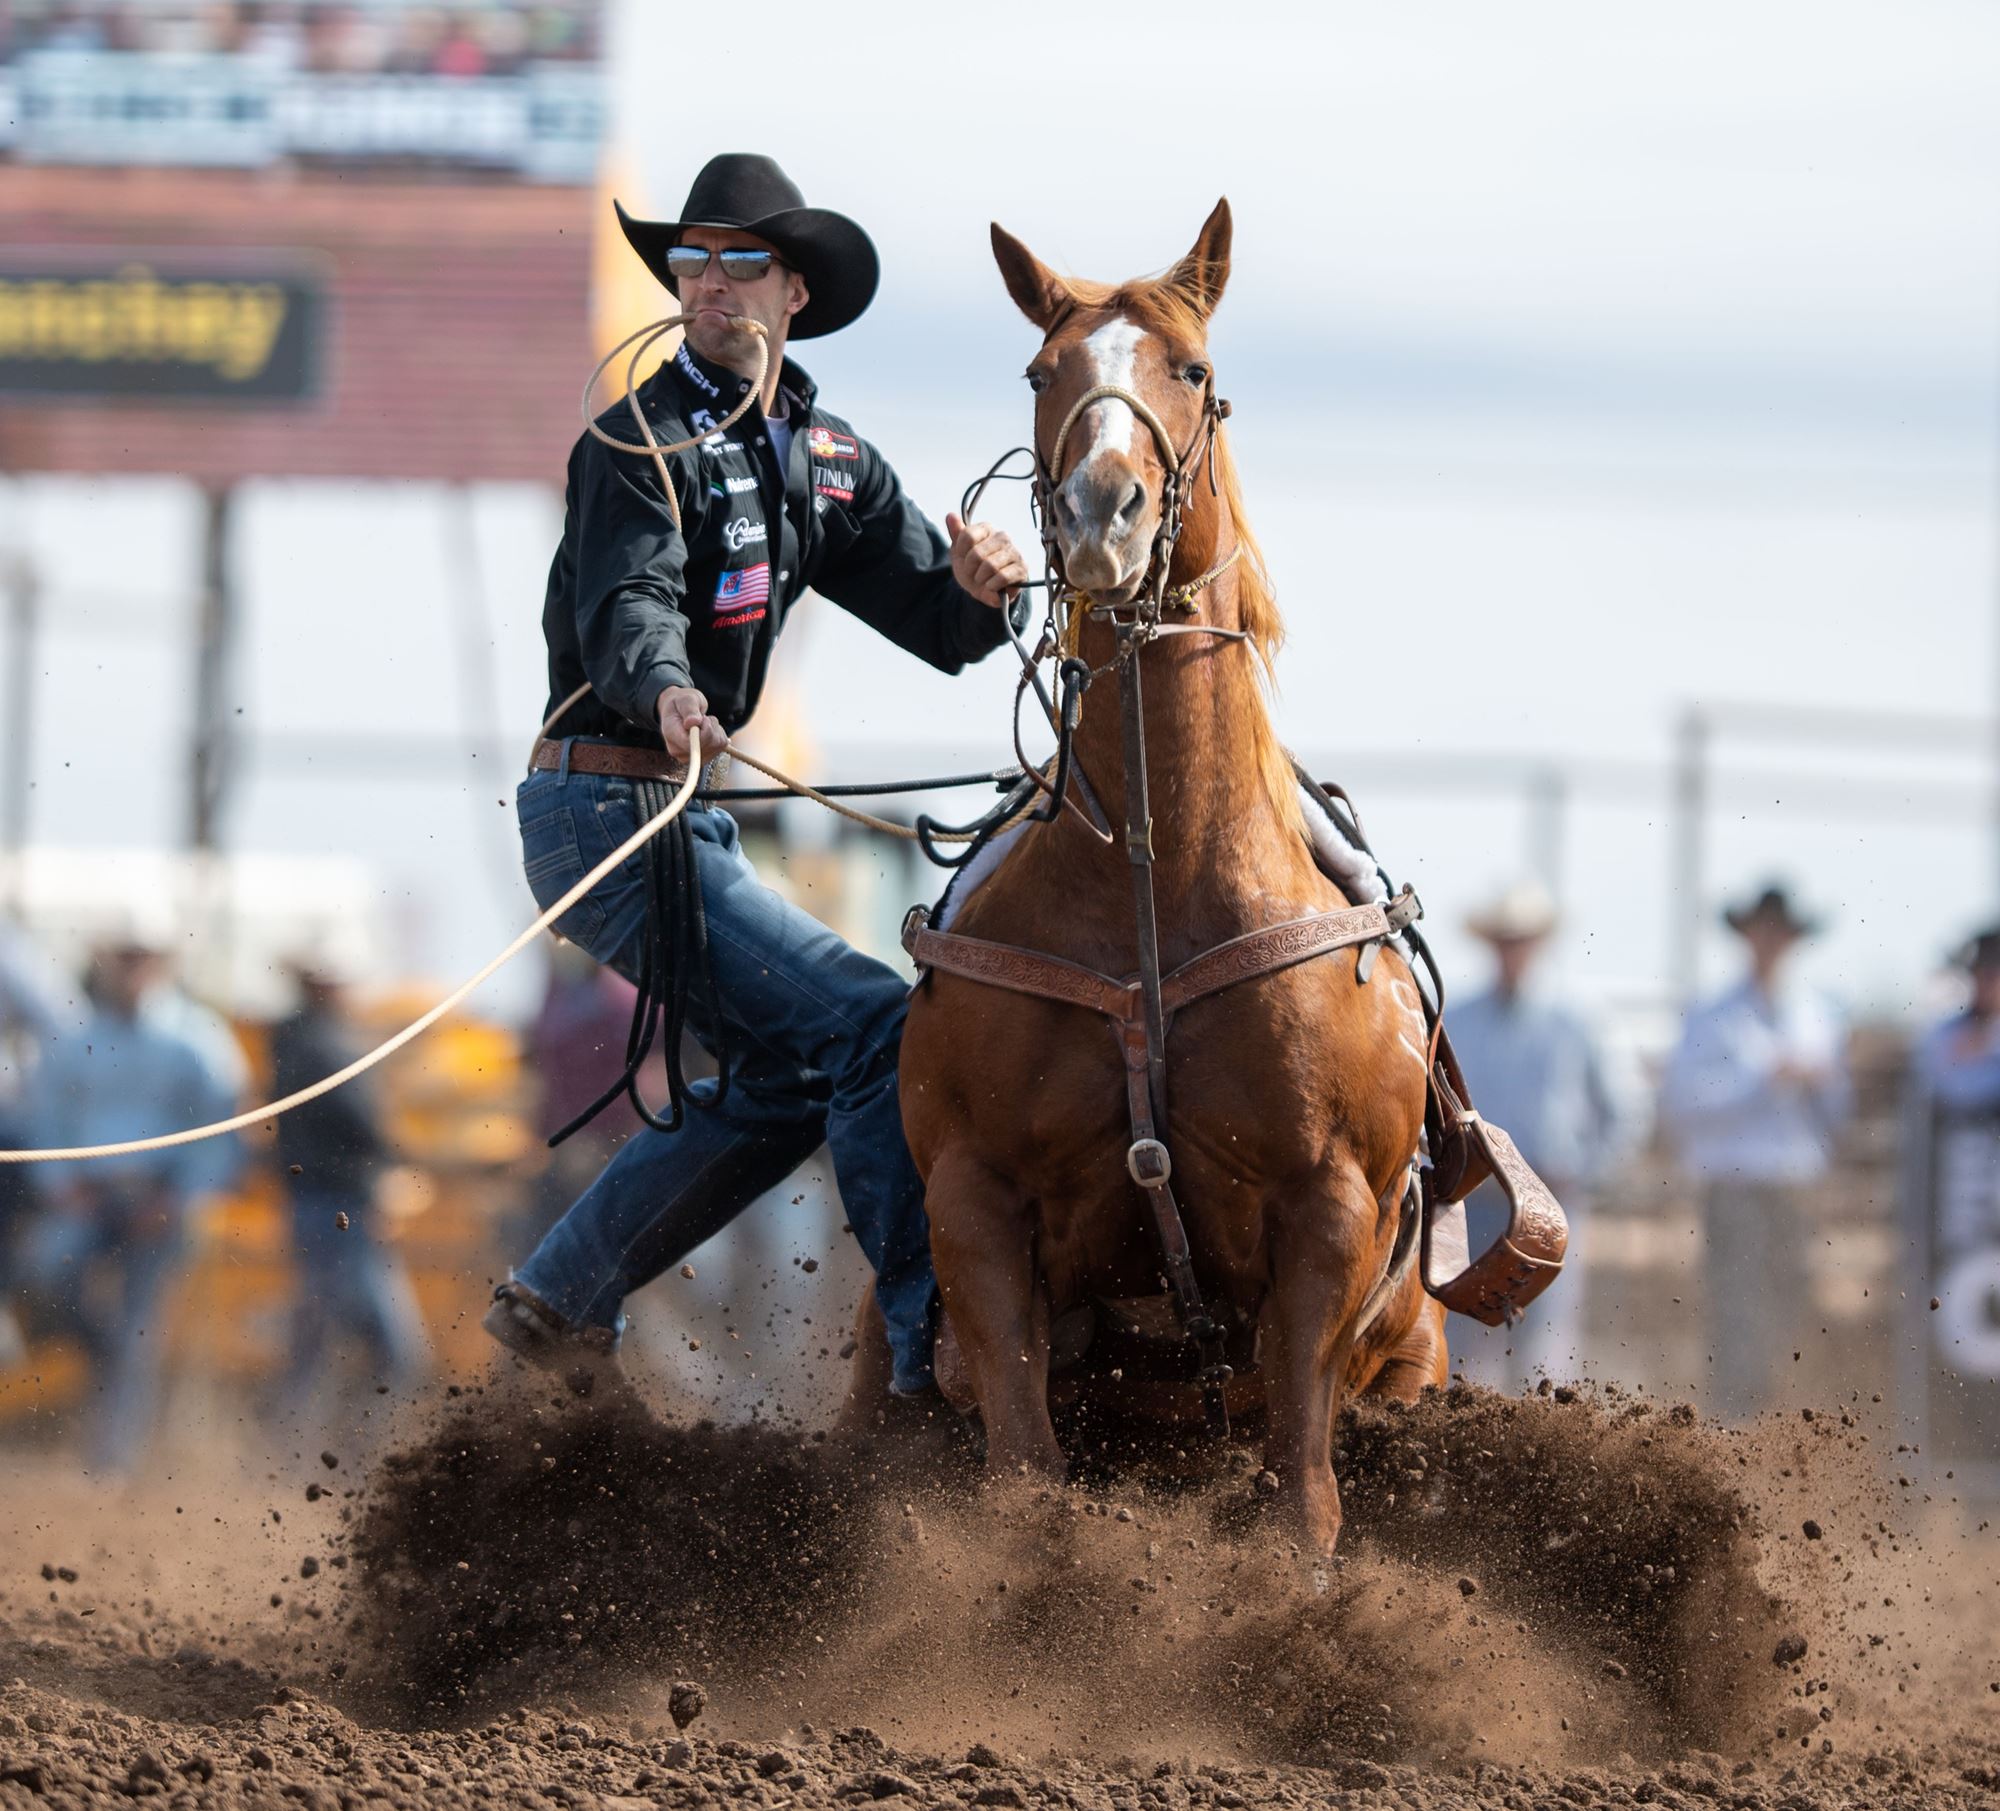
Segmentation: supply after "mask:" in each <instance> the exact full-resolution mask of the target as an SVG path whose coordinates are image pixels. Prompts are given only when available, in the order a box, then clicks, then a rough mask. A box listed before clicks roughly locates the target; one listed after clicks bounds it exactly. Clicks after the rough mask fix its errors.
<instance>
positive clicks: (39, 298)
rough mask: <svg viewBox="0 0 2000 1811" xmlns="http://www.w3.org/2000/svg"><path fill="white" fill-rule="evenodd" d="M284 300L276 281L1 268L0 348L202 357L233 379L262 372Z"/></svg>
mask: <svg viewBox="0 0 2000 1811" xmlns="http://www.w3.org/2000/svg"><path fill="white" fill-rule="evenodd" d="M290 306H291V304H290V301H289V299H288V298H287V296H286V294H285V291H284V288H283V287H282V286H281V285H280V284H277V283H268V282H267V283H224V282H215V281H210V280H196V281H192V282H188V281H182V282H176V281H174V280H172V279H166V280H162V279H161V278H159V277H157V276H155V275H154V273H153V272H152V270H150V269H149V268H148V267H147V266H146V265H143V264H128V265H126V266H124V267H123V268H122V269H121V270H120V271H119V272H118V274H117V275H116V276H115V277H110V278H106V277H29V278H25V279H24V278H13V277H0V358H13V359H32V360H40V361H45V362H48V363H68V362H74V363H78V364H104V363H107V362H109V361H112V360H126V361H139V362H149V363H174V364H183V365H199V366H205V367H206V368H208V369H209V370H212V371H214V372H215V373H216V375H217V376H219V377H222V378H224V379H226V380H227V381H228V382H230V383H245V382H248V381H249V380H250V379H252V378H255V377H257V376H258V375H260V374H261V373H262V372H263V371H264V369H265V368H266V367H267V366H268V365H269V364H270V362H271V354H272V352H273V351H274V350H275V349H276V347H277V344H278V335H279V334H280V333H281V332H282V331H283V330H284V325H285V317H286V315H287V313H288V311H289V309H290Z"/></svg>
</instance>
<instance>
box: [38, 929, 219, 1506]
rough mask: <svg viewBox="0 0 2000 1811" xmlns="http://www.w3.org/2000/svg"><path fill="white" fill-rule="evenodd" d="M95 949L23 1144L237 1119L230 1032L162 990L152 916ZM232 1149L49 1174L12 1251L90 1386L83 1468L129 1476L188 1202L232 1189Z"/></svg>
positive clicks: (124, 1135)
mask: <svg viewBox="0 0 2000 1811" xmlns="http://www.w3.org/2000/svg"><path fill="white" fill-rule="evenodd" d="M120 916H121V922H120V923H119V924H118V925H117V926H116V927H114V928H113V929H112V930H110V931H109V932H108V933H107V934H106V935H105V936H104V937H103V938H102V939H101V940H100V941H99V942H98V944H97V945H96V947H95V949H94V951H93V953H92V956H91V963H90V971H89V976H88V979H87V982H86V985H85V992H86V994H87V996H88V999H87V1003H86V1005H85V1006H84V1008H83V1009H82V1010H81V1011H80V1012H79V1011H78V1010H77V1009H76V1008H74V1007H70V1008H65V1009H64V1010H63V1011H62V1012H61V1014H60V1015H59V1018H58V1021H57V1024H56V1028H55V1030H54V1032H53V1033H52V1034H51V1036H50V1038H49V1041H48V1043H47V1044H46V1045H45V1046H44V1048H43V1050H42V1057H41V1061H40V1063H39V1064H38V1065H37V1066H36V1069H35V1072H34V1078H33V1101H34V1121H33V1124H34V1131H35V1134H36V1136H35V1143H36V1144H38V1145H45V1146H65V1145H93V1144H114V1143H122V1142H124V1141H125V1140H128V1139H139V1138H150V1137H152V1136H153V1135H154V1134H156V1133H160V1132H171V1131H174V1130H176V1129H178V1128H179V1127H182V1126H199V1125H205V1124H207V1123H208V1122H210V1121H211V1120H217V1119H222V1118H225V1117H227V1116H228V1115H229V1114H231V1113H233V1112H234V1111H235V1110H236V1106H237V1102H238V1101H239V1100H240V1099H241V1097H242V1093H243V1084H244V1079H245V1065H244V1062H243V1054H242V1048H241V1046H240V1045H239V1044H238V1043H237V1041H236V1038H235V1034H234V1033H233V1032H231V1031H230V1029H229V1027H228V1026H227V1025H226V1024H224V1023H223V1021H222V1020H220V1019H219V1018H217V1017H216V1015H215V1014H213V1013H212V1012H210V1011H209V1010H208V1009H207V1008H206V1007H204V1006H201V1005H199V1004H197V1003H196V1002H195V1001H194V1000H192V999H190V998H189V997H188V996H187V995H186V994H185V993H182V992H181V991H180V990H179V989H178V988H177V987H176V986H175V984H174V980H173V955H172V951H173V949H174V947H175V945H176V943H177V942H178V939H177V938H176V936H175V934H174V931H173V929H172V926H171V924H170V923H169V921H168V919H167V917H166V915H165V914H164V912H163V911H162V910H161V909H159V908H157V907H153V906H149V905H135V906H133V907H132V908H131V909H130V910H129V911H127V912H124V913H122V914H121V915H120ZM240 1164H241V1148H240V1146H239V1145H238V1143H237V1141H236V1139H235V1138H234V1137H225V1138H214V1139H208V1140H206V1141H204V1142H202V1143H198V1144H186V1145H179V1146H175V1147H173V1148H172V1149H169V1150H164V1151H150V1152H139V1153H136V1154H133V1155H128V1156H124V1157H108V1158H102V1159H99V1160H98V1161H96V1162H94V1163H49V1164H43V1165H41V1166H40V1167H39V1168H38V1169H37V1170H36V1172H35V1181H36V1183H37V1185H38V1186H39V1188H40V1189H41V1191H42V1194H43V1198H44V1206H43V1209H42V1213H41V1215H40V1217H39V1218H38V1219H37V1220H36V1222H35V1224H34V1225H33V1226H32V1227H31V1228H30V1230H29V1235H28V1239H27V1242H26V1246H25V1249H24V1251H23V1254H22V1255H23V1266H22V1269H23V1280H24V1281H25V1282H26V1284H27V1286H28V1289H29V1291H30V1293H31V1295H32V1297H33V1298H34V1301H35V1303H36V1305H37V1307H38V1308H39V1309H40V1310H41V1311H42V1313H43V1314H44V1315H45V1316H46V1318H48V1319H49V1320H50V1321H52V1322H53V1323H54V1324H55V1325H56V1326H58V1327H60V1328H62V1329H63V1330H65V1331H67V1332H69V1333H71V1334H73V1335H74V1336H75V1337H76V1339H77V1340H78V1341H79V1343H80V1344H81V1345H82V1346H83V1348H84V1350H85V1352H86V1353H87V1354H88V1355H89V1358H90V1361H91V1366H92V1369H93V1372H94V1373H95V1383H96V1385H97V1388H96V1391H95V1393H94V1399H93V1401H92V1404H91V1416H90V1420H89V1423H88V1426H87V1428H86V1434H85V1450H86V1452H87V1454H88V1456H89V1462H90V1465H91V1468H92V1470H93V1471H97V1472H100V1473H114V1474H124V1473H129V1472H130V1471H131V1470H132V1469H133V1468H134V1467H135V1466H136V1465H137V1464H138V1462H139V1460H140V1459H141V1458H142V1457H143V1456H144V1452H145V1448H146V1444H147V1442H148V1440H149V1439H150V1438H151V1435H152V1430H153V1422H154V1419H155V1416H156V1414H157V1411H158V1408H159V1396H160V1382H161V1375H162V1370H163V1365H164V1360H165V1351H166V1344H167V1341H166V1337H165V1334H166V1318H167V1308H168V1294H169V1289H170V1286H171V1285H172V1283H173V1281H174V1279H175V1276H176V1275H177V1274H178V1272H179V1270H180V1268H181V1264H182V1261H183V1259H184V1258H185V1256H186V1253H187V1249H188V1245H189V1242H190V1222H191V1221H192V1219H193V1217H194V1212H195V1207H196V1203H197V1202H198V1201H199V1200H200V1199H201V1198H202V1197H203V1196H205V1195H210V1194H214V1193H216V1192H218V1191H220V1190H222V1189H224V1188H226V1187H228V1186H229V1184H230V1183H231V1182H232V1181H233V1180H234V1179H235V1176H236V1173H237V1170H238V1169H239V1167H240Z"/></svg>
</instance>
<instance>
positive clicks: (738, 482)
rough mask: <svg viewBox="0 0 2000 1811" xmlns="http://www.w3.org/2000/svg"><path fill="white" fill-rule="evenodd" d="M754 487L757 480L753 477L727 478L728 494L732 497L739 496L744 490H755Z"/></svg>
mask: <svg viewBox="0 0 2000 1811" xmlns="http://www.w3.org/2000/svg"><path fill="white" fill-rule="evenodd" d="M756 488H757V480H756V479H755V478H731V479H730V480H729V494H730V495H731V496H732V497H740V496H741V495H742V494H743V493H744V492H745V491H746V490H755V489H756Z"/></svg>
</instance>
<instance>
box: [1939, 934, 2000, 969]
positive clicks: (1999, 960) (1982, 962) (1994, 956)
mask: <svg viewBox="0 0 2000 1811" xmlns="http://www.w3.org/2000/svg"><path fill="white" fill-rule="evenodd" d="M1951 959H1952V961H1953V962H1954V963H1955V964H1956V965H1957V966H1958V967H1960V968H1964V969H1982V968H2000V924H1994V925H1988V926H1987V927H1986V929H1985V930H1983V931H1974V932H1973V933H1972V935H1971V936H1970V937H1968V938H1967V939H1966V940H1965V941H1964V942H1963V943H1962V944H1960V945H1959V946H1958V948H1957V949H1956V950H1955V951H1953V953H1952V958H1951Z"/></svg>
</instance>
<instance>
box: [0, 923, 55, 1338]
mask: <svg viewBox="0 0 2000 1811" xmlns="http://www.w3.org/2000/svg"><path fill="white" fill-rule="evenodd" d="M55 1030H56V1000H55V993H54V990H53V989H52V988H50V987H49V986H48V985H47V983H46V982H45V981H44V980H43V978H42V975H41V972H40V969H39V967H38V966H37V964H36V962H35V958H34V954H33V952H32V951H31V950H30V949H29V947H28V941H27V939H26V938H25V937H24V936H23V935H22V934H21V933H20V932H19V931H17V930H16V929H15V928H14V927H13V926H12V925H10V924H8V923H6V922H5V921H4V920H0V1149H6V1150H10V1151H25V1150H27V1149H29V1148H30V1147H31V1146H33V1145H34V1144H36V1143H37V1142H38V1141H37V1139H36V1138H35V1136H34V1133H33V1129H32V1127H31V1125H30V1119H31V1115H30V1112H29V1100H28V1085H29V1084H28V1078H29V1074H30V1066H31V1064H32V1063H33V1061H34V1058H35V1056H36V1054H37V1053H38V1052H39V1051H40V1050H41V1049H42V1047H43V1046H44V1045H45V1044H47V1042H48V1041H49V1039H50V1038H52V1037H54V1036H55ZM28 1176H29V1172H28V1169H27V1167H26V1166H23V1165H17V1164H7V1165H4V1166H0V1371H4V1370H6V1369H7V1368H8V1367H9V1366H11V1365H13V1364H15V1363H17V1362H18V1361H19V1360H20V1358H21V1357H22V1355H23V1353H24V1352H25V1350H26V1342H25V1341H24V1339H23V1337H22V1333H21V1326H20V1322H19V1321H18V1320H17V1319H16V1318H15V1315H14V1310H13V1302H12V1296H13V1280H14V1265H13V1259H14V1245H15V1241H16V1240H17V1239H18V1238H19V1237H20V1233H21V1225H22V1221H23V1219H24V1217H25V1213H26V1209H27V1206H28V1204H29V1202H30V1201H31V1200H32V1199H33V1189H34V1185H33V1183H31V1182H30V1181H29V1179H28Z"/></svg>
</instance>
